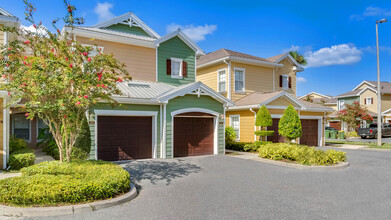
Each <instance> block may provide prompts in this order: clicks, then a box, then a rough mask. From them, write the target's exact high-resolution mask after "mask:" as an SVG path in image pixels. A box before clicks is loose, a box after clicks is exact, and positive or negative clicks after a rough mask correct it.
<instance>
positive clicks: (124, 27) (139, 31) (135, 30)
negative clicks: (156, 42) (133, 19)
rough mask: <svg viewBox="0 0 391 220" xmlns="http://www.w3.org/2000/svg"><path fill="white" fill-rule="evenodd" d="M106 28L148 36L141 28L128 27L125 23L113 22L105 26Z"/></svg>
mask: <svg viewBox="0 0 391 220" xmlns="http://www.w3.org/2000/svg"><path fill="white" fill-rule="evenodd" d="M107 29H111V30H115V31H120V32H125V33H129V34H135V35H140V36H146V37H149V34H147V33H146V32H145V31H144V30H143V29H142V28H140V27H135V26H132V27H129V25H125V24H114V25H111V26H109V27H107Z"/></svg>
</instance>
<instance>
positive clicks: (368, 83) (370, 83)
mask: <svg viewBox="0 0 391 220" xmlns="http://www.w3.org/2000/svg"><path fill="white" fill-rule="evenodd" d="M364 83H366V84H368V85H371V86H373V87H376V86H375V85H373V84H372V83H369V82H368V81H366V80H364V81H362V82H361V83H360V84H358V86H356V87H355V88H354V89H353V90H352V91H354V90H356V89H358V88H359V87H360V86H362V84H364Z"/></svg>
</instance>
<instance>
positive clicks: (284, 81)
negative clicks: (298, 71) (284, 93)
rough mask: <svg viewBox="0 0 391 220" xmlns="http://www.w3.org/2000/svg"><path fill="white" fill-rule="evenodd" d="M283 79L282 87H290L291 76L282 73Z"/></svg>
mask: <svg viewBox="0 0 391 220" xmlns="http://www.w3.org/2000/svg"><path fill="white" fill-rule="evenodd" d="M281 79H282V88H283V89H289V76H288V75H281Z"/></svg>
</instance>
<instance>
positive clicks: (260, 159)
mask: <svg viewBox="0 0 391 220" xmlns="http://www.w3.org/2000/svg"><path fill="white" fill-rule="evenodd" d="M252 160H256V161H259V162H262V163H268V164H273V165H278V166H283V167H291V168H296V169H302V170H336V169H343V168H346V167H349V162H342V163H339V164H336V165H332V166H306V165H301V164H295V163H287V162H283V161H277V160H270V159H265V158H261V157H257V158H253V159H252Z"/></svg>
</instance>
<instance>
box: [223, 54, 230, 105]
mask: <svg viewBox="0 0 391 220" xmlns="http://www.w3.org/2000/svg"><path fill="white" fill-rule="evenodd" d="M223 62H224V63H225V64H227V65H228V90H227V98H228V99H229V100H231V97H232V95H231V61H229V62H227V60H223Z"/></svg>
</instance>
